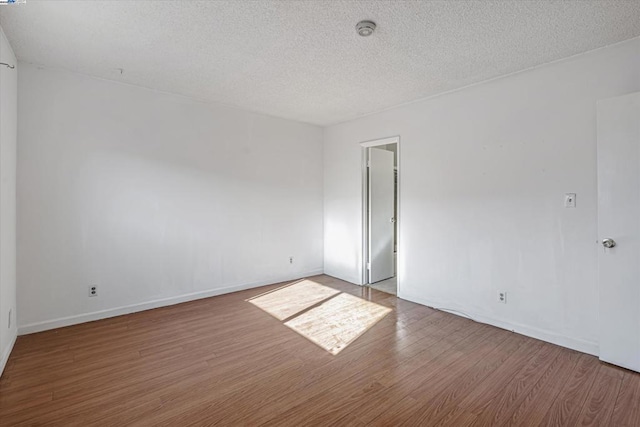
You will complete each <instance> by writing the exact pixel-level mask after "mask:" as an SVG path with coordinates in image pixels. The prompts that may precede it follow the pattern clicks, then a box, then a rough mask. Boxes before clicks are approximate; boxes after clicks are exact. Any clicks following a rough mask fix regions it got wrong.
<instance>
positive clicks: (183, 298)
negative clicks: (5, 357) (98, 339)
mask: <svg viewBox="0 0 640 427" xmlns="http://www.w3.org/2000/svg"><path fill="white" fill-rule="evenodd" d="M319 274H323V270H322V269H317V270H312V271H308V272H306V273H300V274H296V275H295V277H291V276H286V277H279V278H274V279H270V280H261V281H258V282H251V283H244V284H240V285H234V286H226V287H224V288H217V289H211V290H207V291H200V292H193V293H190V294H183V295H178V296H175V297H169V298H162V299H157V300H152V301H147V302H143V303H138V304H132V305H127V306H123V307H115V308H110V309H107V310H100V311H94V312H91V313H83V314H78V315H74V316H68V317H60V318H58V319H52V320H45V321H43V322H35V323H29V324H26V325H21V326H19V327H18V335H27V334H33V333H36V332H42V331H47V330H50V329H56V328H62V327H65V326H71V325H77V324H79V323H86V322H92V321H94V320H101V319H108V318H109V317H116V316H122V315H123V314H130V313H136V312H138V311H144V310H151V309H153V308H159V307H166V306H169V305H175V304H180V303H183V302H188V301H194V300H198V299H202V298H209V297H214V296H217V295H223V294H229V293H232V292H238V291H243V290H245V289H251V288H257V287H260V286H265V285H270V284H273V283H280V282H286V281H289V280H295V279H298V278H301V277H311V276H317V275H319Z"/></svg>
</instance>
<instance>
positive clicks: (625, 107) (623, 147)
mask: <svg viewBox="0 0 640 427" xmlns="http://www.w3.org/2000/svg"><path fill="white" fill-rule="evenodd" d="M598 233H599V238H600V241H603V240H604V239H612V240H613V241H614V242H615V246H614V247H612V248H605V247H604V245H600V247H599V248H598V252H599V255H598V263H599V277H598V280H599V289H600V359H601V360H603V361H605V362H609V363H613V364H615V365H619V366H622V367H625V368H628V369H633V370H634V371H640V93H634V94H630V95H625V96H621V97H617V98H611V99H605V100H602V101H600V102H599V103H598Z"/></svg>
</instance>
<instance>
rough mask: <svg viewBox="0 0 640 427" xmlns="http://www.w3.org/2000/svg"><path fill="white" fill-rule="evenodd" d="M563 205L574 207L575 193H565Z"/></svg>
mask: <svg viewBox="0 0 640 427" xmlns="http://www.w3.org/2000/svg"><path fill="white" fill-rule="evenodd" d="M564 207H565V208H575V207H576V193H567V194H565V195H564Z"/></svg>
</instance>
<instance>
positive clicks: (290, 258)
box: [289, 256, 293, 264]
mask: <svg viewBox="0 0 640 427" xmlns="http://www.w3.org/2000/svg"><path fill="white" fill-rule="evenodd" d="M289 264H293V257H292V256H290V257H289Z"/></svg>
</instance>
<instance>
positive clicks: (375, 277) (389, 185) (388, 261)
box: [368, 147, 396, 283]
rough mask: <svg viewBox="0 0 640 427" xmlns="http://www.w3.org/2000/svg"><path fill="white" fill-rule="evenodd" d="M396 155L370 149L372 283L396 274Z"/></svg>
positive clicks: (370, 251) (381, 149) (370, 277)
mask: <svg viewBox="0 0 640 427" xmlns="http://www.w3.org/2000/svg"><path fill="white" fill-rule="evenodd" d="M394 156H395V154H394V153H393V152H391V151H387V150H385V149H384V148H376V147H371V148H369V195H368V196H369V197H368V199H369V202H368V205H369V206H368V207H369V262H370V268H369V283H375V282H379V281H381V280H385V279H389V278H391V277H393V276H394V275H395V271H394V270H395V265H394V264H395V260H394V240H395V239H394V237H395V221H396V219H395V216H394V210H395V209H394V205H395V172H394Z"/></svg>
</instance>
